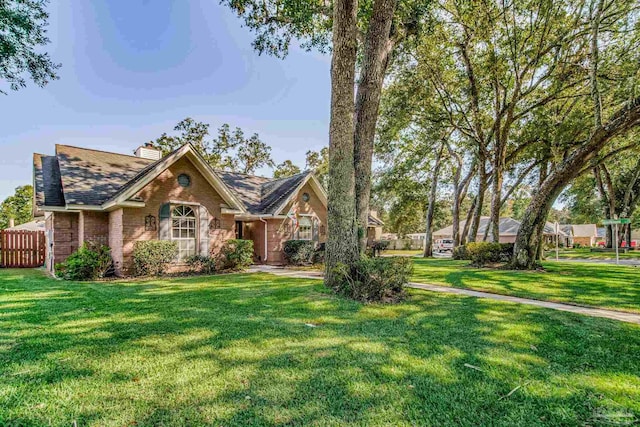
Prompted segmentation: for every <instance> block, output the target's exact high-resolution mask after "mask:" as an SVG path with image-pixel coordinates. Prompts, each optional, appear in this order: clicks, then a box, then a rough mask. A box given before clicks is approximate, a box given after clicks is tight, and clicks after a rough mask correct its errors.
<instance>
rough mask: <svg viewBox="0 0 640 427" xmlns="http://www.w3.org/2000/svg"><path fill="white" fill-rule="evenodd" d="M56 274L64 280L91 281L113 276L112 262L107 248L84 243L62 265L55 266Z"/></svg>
mask: <svg viewBox="0 0 640 427" xmlns="http://www.w3.org/2000/svg"><path fill="white" fill-rule="evenodd" d="M55 269H56V273H57V275H58V276H59V277H62V278H63V279H65V280H93V279H97V278H102V277H107V276H109V275H112V274H113V260H112V259H111V250H110V249H109V247H108V246H105V245H99V244H97V243H90V242H87V243H84V244H83V245H82V246H81V247H80V248H79V249H78V250H77V251H75V252H74V253H72V254H71V255H69V257H68V258H67V259H66V261H65V262H64V263H62V264H56V266H55Z"/></svg>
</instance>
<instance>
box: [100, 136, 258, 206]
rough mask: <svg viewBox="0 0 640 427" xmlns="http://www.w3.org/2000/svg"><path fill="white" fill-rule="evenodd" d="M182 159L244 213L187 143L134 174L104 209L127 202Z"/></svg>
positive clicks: (227, 189) (209, 167) (219, 179)
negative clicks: (189, 162) (189, 163)
mask: <svg viewBox="0 0 640 427" xmlns="http://www.w3.org/2000/svg"><path fill="white" fill-rule="evenodd" d="M182 158H187V159H188V160H189V161H191V163H192V164H193V165H194V166H195V167H196V169H197V170H198V171H199V172H200V173H201V174H202V176H203V177H204V178H205V179H206V180H207V181H208V182H209V184H211V186H212V187H213V188H214V189H215V190H216V191H217V192H218V194H219V195H220V197H222V199H223V200H224V201H225V203H228V204H229V206H230V207H232V208H235V209H239V210H241V211H246V209H245V207H244V204H243V203H242V201H240V200H239V199H238V198H237V197H236V196H235V195H234V194H233V193H232V192H231V191H229V188H228V187H227V186H226V185H225V183H224V182H223V181H222V179H221V178H220V177H219V176H218V175H217V174H216V172H214V170H213V169H212V168H211V166H209V164H208V163H207V162H206V161H205V160H204V159H203V158H202V156H201V155H200V154H198V152H197V151H196V149H195V148H193V146H192V145H191V144H189V143H187V144H185V145H183V146H182V147H180V148H178V149H177V150H175V151H173V152H172V153H170V154H168V155H167V156H165V157H163V158H162V159H160V160H157V161H155V162H153V163H152V164H150V165H148V167H146V168H144V169H143V170H142V171H140V172H139V173H138V174H136V175H135V176H134V177H132V179H130V181H129V182H127V183H126V185H124V186H123V187H122V188H121V189H120V190H119V191H118V192H117V194H116V195H115V196H114V197H113V198H112V199H111V200H109V202H108V203H106V204H105V207H110V206H111V205H118V204H120V203H125V202H127V201H128V200H129V199H130V198H131V197H133V196H135V195H136V194H137V193H138V192H139V191H140V190H142V189H143V188H144V187H146V186H147V184H149V183H150V182H151V181H153V180H154V179H155V178H157V177H158V176H159V175H160V174H161V173H162V172H164V171H165V170H166V169H168V168H169V167H170V166H171V165H173V164H174V163H175V162H177V161H178V160H180V159H182Z"/></svg>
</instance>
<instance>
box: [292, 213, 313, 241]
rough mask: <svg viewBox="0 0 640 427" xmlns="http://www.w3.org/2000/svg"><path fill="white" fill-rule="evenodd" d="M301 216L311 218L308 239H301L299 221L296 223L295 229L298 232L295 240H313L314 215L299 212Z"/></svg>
mask: <svg viewBox="0 0 640 427" xmlns="http://www.w3.org/2000/svg"><path fill="white" fill-rule="evenodd" d="M298 216H299V217H301V218H309V219H310V220H311V227H310V233H311V234H310V237H309V238H308V239H303V238H302V237H300V223H298V230H297V231H296V232H297V233H298V236H297V240H309V241H312V240H313V219H314V215H311V214H299V215H298Z"/></svg>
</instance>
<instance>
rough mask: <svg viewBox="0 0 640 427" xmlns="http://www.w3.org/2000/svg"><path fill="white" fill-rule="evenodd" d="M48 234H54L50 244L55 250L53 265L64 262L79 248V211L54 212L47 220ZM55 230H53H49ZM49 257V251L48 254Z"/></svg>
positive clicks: (51, 248) (51, 249)
mask: <svg viewBox="0 0 640 427" xmlns="http://www.w3.org/2000/svg"><path fill="white" fill-rule="evenodd" d="M45 227H46V230H47V234H51V235H52V241H51V242H50V244H49V248H47V250H50V251H52V252H53V257H52V258H53V265H54V266H55V265H56V264H58V263H61V262H64V261H65V260H66V259H67V257H68V256H69V255H71V254H72V253H73V252H75V251H76V250H77V249H78V246H79V241H78V213H76V212H53V213H52V214H51V215H50V216H49V218H48V220H47V221H46V222H45ZM49 230H53V232H49ZM47 259H49V253H48V254H47Z"/></svg>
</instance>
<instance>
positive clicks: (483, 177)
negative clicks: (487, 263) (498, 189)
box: [467, 150, 487, 242]
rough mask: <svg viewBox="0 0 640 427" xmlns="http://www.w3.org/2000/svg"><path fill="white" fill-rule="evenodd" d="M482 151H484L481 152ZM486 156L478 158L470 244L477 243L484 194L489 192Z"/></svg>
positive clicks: (468, 237)
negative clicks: (476, 189) (476, 188)
mask: <svg viewBox="0 0 640 427" xmlns="http://www.w3.org/2000/svg"><path fill="white" fill-rule="evenodd" d="M481 151H482V150H481ZM485 163H486V162H485V156H484V155H480V156H479V157H478V168H479V169H478V194H477V195H476V198H477V199H476V209H475V212H474V213H473V220H472V221H471V227H470V228H469V235H468V236H467V241H468V242H475V241H476V237H477V235H478V229H479V228H480V217H481V216H482V205H483V204H484V193H485V192H486V191H487V168H486V164H485Z"/></svg>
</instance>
